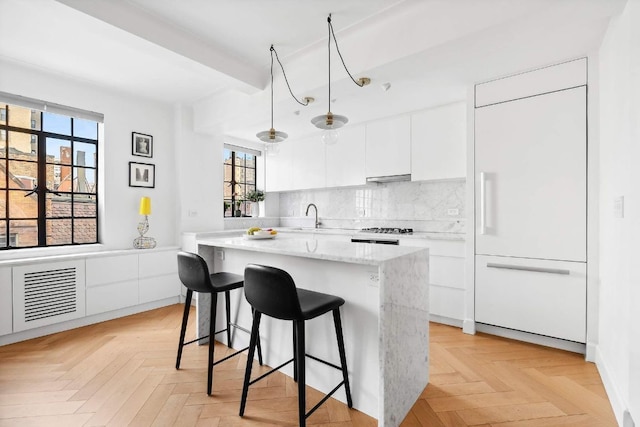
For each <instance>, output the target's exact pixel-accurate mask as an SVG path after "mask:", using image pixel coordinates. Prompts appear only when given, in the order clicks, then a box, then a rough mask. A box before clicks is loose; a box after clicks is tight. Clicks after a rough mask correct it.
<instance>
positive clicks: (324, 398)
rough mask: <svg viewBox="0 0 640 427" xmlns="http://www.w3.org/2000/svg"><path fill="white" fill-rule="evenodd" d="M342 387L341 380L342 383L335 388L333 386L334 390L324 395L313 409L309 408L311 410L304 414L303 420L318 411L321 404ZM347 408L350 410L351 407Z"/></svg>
mask: <svg viewBox="0 0 640 427" xmlns="http://www.w3.org/2000/svg"><path fill="white" fill-rule="evenodd" d="M343 385H344V380H342V381H341V382H340V384H338V385H337V386H335V388H334V389H333V390H331V391H330V392H329V393H327V394H326V395H325V396H324V397H323V398H322V399H321V400H320V402H318V403H316V406H314V407H313V408H311V409H310V410H309V412H307V413H306V414H304V417H305V419H306V418H309V416H310V415H311V414H313V413H314V412H315V410H316V409H318V408H319V407H320V406H322V404H323V403H324V402H326V401H327V399H329V398H330V397H331V396H332V395H333V393H335V392H336V391H338V389H339V388H340V387H342V386H343ZM349 408H351V406H349Z"/></svg>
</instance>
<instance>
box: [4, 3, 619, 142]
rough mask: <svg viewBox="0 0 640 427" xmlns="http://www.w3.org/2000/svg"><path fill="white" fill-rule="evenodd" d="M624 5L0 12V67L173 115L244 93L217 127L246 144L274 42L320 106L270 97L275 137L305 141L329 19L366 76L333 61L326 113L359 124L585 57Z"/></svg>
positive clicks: (92, 6)
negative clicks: (356, 79) (8, 65)
mask: <svg viewBox="0 0 640 427" xmlns="http://www.w3.org/2000/svg"><path fill="white" fill-rule="evenodd" d="M625 1H626V0H404V1H402V0H181V1H170V0H57V1H56V0H0V59H2V60H5V61H13V62H19V63H21V64H23V65H27V66H31V67H35V68H40V69H44V70H47V71H48V72H53V73H57V74H61V75H65V76H67V77H71V78H75V79H80V80H83V81H86V82H90V83H93V84H98V85H101V86H105V87H108V88H111V89H113V90H117V91H122V92H126V93H132V94H136V95H139V96H143V97H146V98H150V99H154V100H157V101H160V102H165V103H171V104H173V103H183V104H192V103H194V102H196V101H198V100H203V99H207V98H209V97H210V96H211V95H213V96H216V94H228V93H230V92H234V93H235V92H237V93H241V94H244V95H245V96H246V105H247V106H248V107H246V108H244V109H243V110H244V111H245V113H244V114H234V115H229V116H224V115H222V116H221V117H220V123H217V124H214V126H215V127H218V128H219V129H217V130H222V131H223V132H225V133H227V134H229V135H233V136H236V137H239V138H244V139H255V138H254V136H253V135H255V132H256V131H259V130H264V129H267V128H268V127H269V102H268V100H269V97H268V94H269V90H268V83H269V61H270V57H269V46H270V45H271V44H272V43H273V44H274V45H275V47H276V49H277V50H278V53H279V56H280V59H281V60H282V61H283V63H284V65H285V69H286V72H287V76H288V77H289V81H290V83H291V85H292V88H293V89H294V92H295V93H296V95H297V96H298V97H299V98H300V97H302V96H307V95H311V96H314V97H316V98H317V102H316V103H314V104H313V105H311V106H310V107H307V108H301V107H300V106H299V105H297V104H295V102H294V101H293V100H292V99H291V98H290V96H289V94H288V92H287V91H286V87H285V86H282V87H281V86H278V89H277V92H276V93H275V98H276V105H275V107H274V110H275V111H276V112H275V116H276V117H275V119H276V121H277V126H276V128H283V130H284V128H286V131H287V132H289V133H290V135H291V134H292V133H293V134H295V133H296V132H298V133H300V134H302V133H304V132H306V131H304V130H300V131H298V129H299V127H300V126H301V125H300V123H303V122H304V123H305V126H306V125H307V124H308V121H307V119H308V118H309V117H311V116H314V115H317V114H323V113H325V112H326V110H327V106H328V98H327V96H326V92H327V75H326V54H327V47H326V43H327V37H328V35H327V24H326V17H327V15H328V14H329V13H332V16H333V25H334V29H335V31H336V37H337V38H338V42H339V45H340V50H341V52H342V53H343V55H344V57H345V61H346V63H347V65H348V66H349V69H350V71H352V73H354V74H357V75H367V76H369V77H371V78H372V84H371V86H370V87H366V88H363V89H361V88H358V87H356V86H355V85H354V84H353V83H351V82H350V81H348V80H347V78H348V77H347V76H346V74H345V73H344V71H343V70H342V69H341V68H339V67H341V65H340V64H339V63H338V59H337V56H336V55H335V50H334V51H333V53H332V55H333V56H332V65H335V67H332V98H334V97H335V98H336V99H337V100H336V102H335V104H333V105H334V107H335V108H333V107H332V111H334V112H335V113H336V114H347V115H348V116H349V117H350V119H351V120H352V122H358V121H366V120H371V119H373V118H376V117H381V116H389V115H393V114H398V113H401V112H405V111H411V110H414V109H417V108H424V107H425V106H430V105H438V104H443V103H446V102H452V101H455V100H459V99H464V97H465V96H466V91H467V88H468V87H469V85H471V84H473V83H474V82H478V81H483V80H487V79H490V78H494V77H497V76H500V75H504V74H505V73H508V72H517V71H521V70H525V69H527V68H531V67H536V66H540V65H546V64H549V63H552V62H554V61H558V60H564V59H568V58H572V57H576V56H580V55H585V54H587V53H589V52H592V51H594V50H596V49H597V47H598V46H599V43H600V42H601V39H602V37H603V34H604V31H605V29H606V25H607V23H608V20H609V18H610V17H611V16H612V15H615V14H617V13H619V12H620V11H621V10H622V7H623V6H624V3H625ZM0 73H1V70H0ZM276 73H277V77H276V80H278V79H279V78H280V77H279V75H278V74H279V70H277V71H276ZM0 78H1V74H0ZM386 82H390V83H391V89H390V90H389V91H387V92H383V91H382V90H380V85H381V84H382V83H386ZM280 83H281V82H280ZM265 89H267V90H265ZM224 96H228V95H224ZM201 102H202V101H201ZM296 111H300V113H299V115H297V114H294V113H295V112H296ZM308 126H310V125H308ZM300 129H301V128H300Z"/></svg>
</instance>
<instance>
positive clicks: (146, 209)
mask: <svg viewBox="0 0 640 427" xmlns="http://www.w3.org/2000/svg"><path fill="white" fill-rule="evenodd" d="M140 215H151V199H150V198H149V197H142V198H141V199H140Z"/></svg>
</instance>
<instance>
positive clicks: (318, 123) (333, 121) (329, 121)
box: [311, 14, 371, 144]
mask: <svg viewBox="0 0 640 427" xmlns="http://www.w3.org/2000/svg"><path fill="white" fill-rule="evenodd" d="M327 26H328V28H329V41H328V46H327V47H328V49H327V51H328V54H329V61H328V63H329V97H328V99H329V111H328V112H327V114H323V115H320V116H316V117H314V118H312V119H311V124H312V125H314V126H315V127H317V128H318V129H323V130H327V131H331V132H330V133H329V132H325V134H324V135H322V141H323V142H325V143H327V144H335V143H336V142H337V140H338V133H337V132H336V131H335V129H340V128H341V127H343V126H344V125H346V124H347V123H348V122H349V119H348V118H347V116H341V115H339V114H333V113H332V112H331V38H332V37H333V41H334V42H335V45H336V51H337V52H338V56H340V60H341V61H342V65H343V66H344V69H345V70H346V72H347V74H349V77H351V80H353V82H354V83H355V84H357V85H358V86H360V87H362V86H366V85H368V84H369V83H371V79H369V78H368V77H362V78H360V79H358V81H356V80H355V79H354V78H353V76H352V75H351V73H350V72H349V70H348V69H347V66H346V64H345V63H344V59H343V58H342V54H341V53H340V48H338V41H337V40H336V35H335V33H334V32H333V25H332V24H331V14H329V16H328V17H327Z"/></svg>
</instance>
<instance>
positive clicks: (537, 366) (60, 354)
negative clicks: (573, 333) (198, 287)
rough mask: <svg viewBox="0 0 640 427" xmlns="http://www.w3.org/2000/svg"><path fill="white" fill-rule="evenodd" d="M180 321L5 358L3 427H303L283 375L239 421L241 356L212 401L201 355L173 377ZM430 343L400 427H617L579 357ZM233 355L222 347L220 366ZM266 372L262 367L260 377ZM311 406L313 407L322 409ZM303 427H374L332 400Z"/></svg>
mask: <svg viewBox="0 0 640 427" xmlns="http://www.w3.org/2000/svg"><path fill="white" fill-rule="evenodd" d="M181 316H182V306H181V305H174V306H170V307H164V308H161V309H157V310H152V311H149V312H145V313H141V314H137V315H134V316H128V317H124V318H121V319H116V320H112V321H109V322H104V323H100V324H97V325H91V326H87V327H84V328H79V329H75V330H72V331H66V332H62V333H58V334H54V335H50V336H46V337H42V338H37V339H33V340H29V341H25V342H21V343H16V344H12V345H7V346H3V347H0V426H3V427H4V426H20V427H25V426H27V427H28V426H47V427H49V426H52V427H54V426H64V427H67V426H127V425H132V426H214V427H216V426H218V427H226V426H260V427H266V426H295V425H297V397H296V384H295V383H294V382H293V381H292V380H291V379H290V378H289V377H287V376H285V375H284V374H280V373H275V374H274V375H272V376H270V377H269V378H268V379H266V380H264V381H261V382H259V383H256V384H255V385H254V386H253V387H252V389H251V390H250V392H249V399H250V401H249V402H248V404H247V410H246V413H245V417H244V418H240V417H239V416H238V415H237V414H238V407H239V401H240V394H241V388H242V378H243V375H244V365H245V363H246V357H245V356H239V357H235V358H232V359H230V360H229V361H227V362H224V363H221V364H220V365H218V366H216V368H215V374H214V393H213V396H207V394H206V363H207V362H206V360H207V350H206V346H188V347H186V348H185V351H184V353H183V357H182V364H181V369H180V370H179V371H177V370H176V369H175V367H174V366H175V355H176V347H177V340H178V336H179V326H180V322H181ZM191 319H192V320H193V319H195V316H191ZM193 330H194V326H193V324H191V325H190V331H193ZM191 334H193V332H191ZM431 337H432V338H431V367H430V369H431V374H430V377H431V380H430V384H429V385H428V386H427V388H426V389H425V390H424V392H423V394H422V396H421V397H420V399H419V400H418V401H417V402H416V403H415V405H414V406H413V408H412V410H411V412H410V413H409V415H408V416H407V418H406V419H405V420H404V421H403V423H402V426H403V427H413V426H418V427H423V426H434V427H437V426H447V427H449V426H471V425H473V426H482V427H487V426H500V427H513V426H522V427H533V426H585V427H591V426H602V427H605V426H615V425H616V423H615V419H614V417H613V414H612V411H611V408H610V405H609V403H608V401H607V397H606V394H605V392H604V389H603V386H602V382H601V380H600V377H599V376H598V373H597V371H596V369H595V366H594V365H593V364H590V363H586V362H584V360H583V358H582V357H581V356H580V355H574V354H571V353H567V352H563V351H559V350H553V349H547V348H544V347H539V346H535V345H530V344H524V343H520V342H515V341H510V340H505V339H501V338H496V337H492V336H488V335H477V336H469V335H465V334H463V333H462V332H460V330H459V329H457V328H452V327H448V326H443V325H438V324H432V325H431ZM227 351H228V349H227V348H226V347H224V346H223V345H218V346H217V347H216V359H217V358H219V357H223V355H224V354H226V352H227ZM348 351H350V350H349V347H348V343H347V352H348ZM352 351H353V350H352ZM266 369H267V368H265V367H259V366H258V365H257V363H256V364H255V368H254V373H256V374H257V373H258V372H261V371H262V372H264V371H266ZM307 395H308V399H307V401H308V402H310V405H313V404H315V402H317V401H318V400H319V399H320V398H321V395H320V394H319V393H318V392H317V391H315V390H313V389H310V388H308V392H307ZM308 424H309V425H314V426H321V427H347V426H353V427H369V426H375V425H376V424H377V423H376V422H375V420H374V419H372V418H371V417H368V416H367V415H365V414H363V413H361V412H359V411H356V410H353V409H352V410H349V409H348V408H347V407H346V405H344V404H342V403H340V402H338V401H336V400H333V399H330V400H329V401H328V402H327V403H325V404H324V405H323V406H322V407H321V408H320V409H318V410H317V411H316V412H315V413H314V414H313V415H312V416H311V417H310V418H309V419H308Z"/></svg>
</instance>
